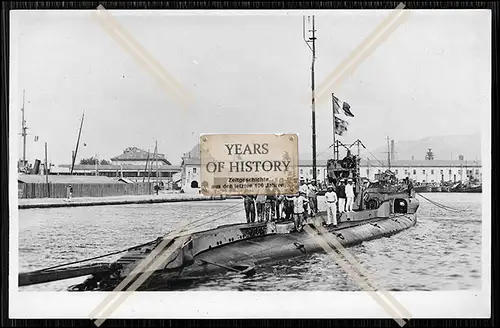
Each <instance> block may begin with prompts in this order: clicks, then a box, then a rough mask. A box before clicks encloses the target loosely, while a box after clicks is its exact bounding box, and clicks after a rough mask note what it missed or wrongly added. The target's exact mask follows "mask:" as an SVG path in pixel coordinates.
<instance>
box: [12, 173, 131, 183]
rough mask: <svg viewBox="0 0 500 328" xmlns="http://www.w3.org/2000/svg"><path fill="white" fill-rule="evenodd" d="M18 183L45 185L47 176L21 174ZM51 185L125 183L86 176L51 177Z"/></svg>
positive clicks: (101, 177)
mask: <svg viewBox="0 0 500 328" xmlns="http://www.w3.org/2000/svg"><path fill="white" fill-rule="evenodd" d="M17 180H18V182H22V183H45V182H46V181H47V180H46V177H45V175H38V174H19V175H18V178H17ZM49 182H50V183H66V184H67V183H74V184H77V183H97V184H101V183H123V182H119V181H118V180H117V179H113V178H108V177H104V176H85V175H83V176H82V175H49Z"/></svg>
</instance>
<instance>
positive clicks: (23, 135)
mask: <svg viewBox="0 0 500 328" xmlns="http://www.w3.org/2000/svg"><path fill="white" fill-rule="evenodd" d="M24 96H25V90H23V107H21V112H22V115H23V116H22V121H21V136H22V137H23V163H22V166H23V167H26V166H27V165H26V164H27V163H26V136H27V135H28V133H27V132H26V130H27V129H28V127H27V126H26V120H25V119H24Z"/></svg>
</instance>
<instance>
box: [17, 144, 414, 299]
mask: <svg viewBox="0 0 500 328" xmlns="http://www.w3.org/2000/svg"><path fill="white" fill-rule="evenodd" d="M359 161H360V158H359V157H358V156H352V155H351V154H350V153H349V152H348V154H347V156H346V157H345V158H344V159H342V160H329V161H328V164H327V172H328V180H329V181H330V182H331V183H335V181H337V180H338V179H347V178H350V179H353V180H354V181H355V182H356V184H355V190H356V192H355V194H356V198H355V203H354V206H353V210H354V211H353V212H344V213H339V215H338V219H337V222H338V224H337V226H324V225H323V222H325V221H326V212H324V211H320V212H318V213H317V214H316V215H315V216H314V217H309V218H307V220H306V222H305V224H306V225H307V226H309V227H311V229H302V230H301V231H296V229H295V228H294V227H295V223H294V222H293V220H289V221H283V220H281V221H267V222H254V223H236V224H225V225H221V226H218V227H216V228H213V229H207V230H201V231H196V230H191V231H176V232H173V233H170V234H167V235H166V236H164V237H159V238H157V239H156V240H154V241H151V242H148V243H146V244H142V245H139V246H136V247H133V248H130V249H128V250H127V251H126V252H124V254H123V255H122V256H121V257H120V258H118V259H117V260H116V261H114V262H112V263H94V264H90V265H84V266H77V267H75V266H73V267H71V266H66V267H64V265H61V266H58V267H54V268H49V269H45V270H39V271H35V272H31V273H21V274H19V286H26V285H32V284H39V283H45V282H49V281H55V280H63V279H69V278H75V277H81V276H88V278H87V279H86V280H85V281H83V282H82V283H79V284H75V285H71V286H69V287H68V288H67V290H68V291H112V290H114V289H115V288H116V287H117V286H119V285H120V284H121V285H124V284H126V283H129V281H130V282H131V281H133V280H134V279H135V278H136V277H137V276H139V275H141V274H143V273H144V272H147V273H148V274H147V278H146V279H144V282H143V283H142V284H140V286H138V287H137V289H136V290H138V291H151V290H165V291H168V290H176V289H179V288H183V289H186V288H189V286H190V285H192V284H193V283H195V282H197V281H202V280H206V279H211V278H214V277H215V276H216V275H218V274H220V273H223V272H228V271H232V272H235V273H237V274H242V275H245V276H251V275H253V274H255V273H256V272H258V271H259V270H260V269H262V268H264V267H270V266H271V267H272V266H273V265H276V264H280V262H283V261H287V260H290V259H299V260H300V258H305V257H307V256H310V255H311V254H315V253H324V252H325V251H324V249H323V248H322V246H321V241H319V240H318V237H319V238H322V237H326V236H325V234H328V238H335V239H336V240H337V241H338V242H339V243H340V245H342V246H344V247H351V246H354V245H359V244H361V243H364V242H369V241H371V240H374V239H378V238H383V237H390V236H392V235H394V234H397V233H400V232H402V231H404V230H406V229H409V228H411V227H413V226H414V225H415V224H416V223H417V211H418V208H419V201H418V199H417V198H415V194H414V191H413V190H411V189H408V188H407V186H406V185H404V184H403V185H401V183H399V182H397V179H395V177H394V175H392V174H391V173H390V172H389V171H388V172H386V173H385V174H382V176H379V180H378V181H377V182H374V183H371V182H369V181H367V180H366V179H364V178H363V179H362V178H361V177H360V176H359ZM207 220H210V218H208V219H207ZM197 221H198V220H196V221H195V222H197ZM306 230H307V231H306ZM311 231H313V233H311ZM328 238H324V239H322V240H327V239H328ZM94 259H95V258H94Z"/></svg>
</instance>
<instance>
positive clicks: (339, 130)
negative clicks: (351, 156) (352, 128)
mask: <svg viewBox="0 0 500 328" xmlns="http://www.w3.org/2000/svg"><path fill="white" fill-rule="evenodd" d="M348 126H349V123H348V122H346V121H344V120H341V119H340V118H338V117H335V134H338V135H339V136H341V135H343V134H344V132H345V131H347V127H348Z"/></svg>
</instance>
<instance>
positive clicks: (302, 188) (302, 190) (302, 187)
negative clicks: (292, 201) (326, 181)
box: [299, 179, 307, 195]
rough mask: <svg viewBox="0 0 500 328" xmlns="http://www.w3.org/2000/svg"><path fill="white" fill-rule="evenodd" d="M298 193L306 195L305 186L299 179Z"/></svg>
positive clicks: (302, 180)
mask: <svg viewBox="0 0 500 328" xmlns="http://www.w3.org/2000/svg"><path fill="white" fill-rule="evenodd" d="M299 192H303V193H304V195H306V194H307V185H306V184H305V183H304V179H300V186H299Z"/></svg>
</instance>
